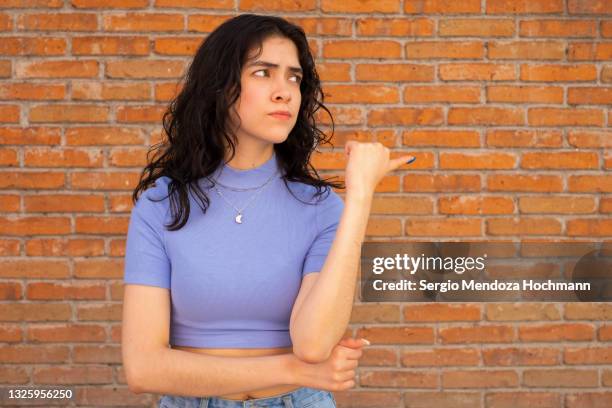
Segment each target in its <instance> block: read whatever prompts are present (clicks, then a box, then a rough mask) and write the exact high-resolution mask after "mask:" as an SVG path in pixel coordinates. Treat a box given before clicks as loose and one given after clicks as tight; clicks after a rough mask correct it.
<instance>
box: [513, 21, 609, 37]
mask: <svg viewBox="0 0 612 408" xmlns="http://www.w3.org/2000/svg"><path fill="white" fill-rule="evenodd" d="M519 32H520V35H521V37H562V38H568V37H595V36H596V34H597V25H596V22H595V21H594V20H589V21H579V20H569V21H568V20H559V19H555V20H552V19H546V20H523V21H521V22H520V24H519Z"/></svg>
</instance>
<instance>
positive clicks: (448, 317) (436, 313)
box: [403, 303, 481, 322]
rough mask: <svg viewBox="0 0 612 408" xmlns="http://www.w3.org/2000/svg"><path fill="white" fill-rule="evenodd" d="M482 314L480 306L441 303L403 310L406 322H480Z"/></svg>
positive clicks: (413, 306)
mask: <svg viewBox="0 0 612 408" xmlns="http://www.w3.org/2000/svg"><path fill="white" fill-rule="evenodd" d="M480 312H481V308H480V306H478V305H461V304H457V305H455V304H440V303H432V304H424V305H406V306H404V309H403V314H404V321H406V322H411V321H416V322H439V321H445V322H451V321H478V320H480Z"/></svg>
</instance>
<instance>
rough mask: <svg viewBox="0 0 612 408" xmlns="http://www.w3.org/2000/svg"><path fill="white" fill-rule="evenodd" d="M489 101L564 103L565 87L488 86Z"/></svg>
mask: <svg viewBox="0 0 612 408" xmlns="http://www.w3.org/2000/svg"><path fill="white" fill-rule="evenodd" d="M487 102H515V103H547V104H553V103H563V88H561V87H553V86H525V85H521V86H501V85H498V86H488V87H487Z"/></svg>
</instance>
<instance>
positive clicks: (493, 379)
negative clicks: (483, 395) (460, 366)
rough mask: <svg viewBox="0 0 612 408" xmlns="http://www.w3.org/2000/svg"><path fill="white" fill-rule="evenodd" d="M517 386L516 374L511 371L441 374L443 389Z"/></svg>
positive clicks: (449, 372)
mask: <svg viewBox="0 0 612 408" xmlns="http://www.w3.org/2000/svg"><path fill="white" fill-rule="evenodd" d="M518 385H519V378H518V373H517V372H516V371H511V370H456V371H455V370H453V371H444V372H443V373H442V387H444V388H498V387H503V388H511V387H518Z"/></svg>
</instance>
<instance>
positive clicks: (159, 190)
mask: <svg viewBox="0 0 612 408" xmlns="http://www.w3.org/2000/svg"><path fill="white" fill-rule="evenodd" d="M170 181H172V180H171V179H170V178H169V177H166V176H161V177H159V178H157V179H155V182H154V183H153V184H151V185H150V186H149V187H148V188H147V189H146V190H144V191H142V193H140V195H139V196H138V199H137V200H136V203H135V205H134V210H135V211H139V212H141V213H151V214H154V213H155V214H158V215H159V214H163V213H164V212H165V209H166V208H167V207H168V201H169V197H168V184H170Z"/></svg>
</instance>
